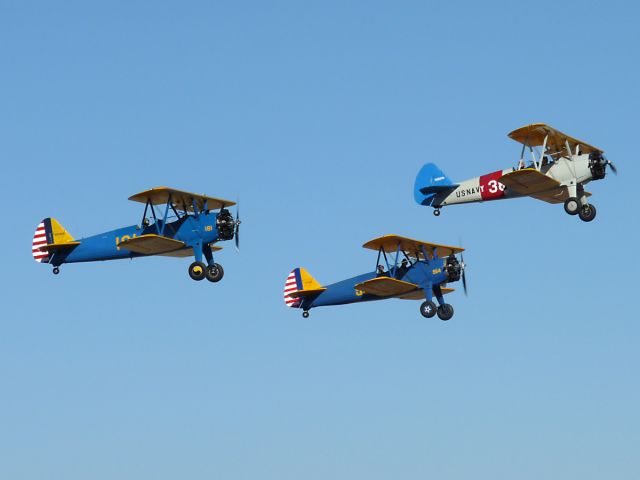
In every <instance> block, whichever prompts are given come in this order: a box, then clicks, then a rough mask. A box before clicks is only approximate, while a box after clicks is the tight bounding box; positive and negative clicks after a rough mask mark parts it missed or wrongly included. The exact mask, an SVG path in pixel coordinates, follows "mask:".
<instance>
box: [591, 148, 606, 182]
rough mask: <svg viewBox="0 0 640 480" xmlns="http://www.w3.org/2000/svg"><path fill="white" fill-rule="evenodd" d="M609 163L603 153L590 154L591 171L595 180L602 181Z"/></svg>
mask: <svg viewBox="0 0 640 480" xmlns="http://www.w3.org/2000/svg"><path fill="white" fill-rule="evenodd" d="M606 166H607V161H606V160H605V158H604V157H603V156H602V153H601V152H598V151H596V152H591V153H590V154H589V170H591V176H592V177H593V179H594V180H602V179H603V178H604V177H605V175H606V173H607V172H606Z"/></svg>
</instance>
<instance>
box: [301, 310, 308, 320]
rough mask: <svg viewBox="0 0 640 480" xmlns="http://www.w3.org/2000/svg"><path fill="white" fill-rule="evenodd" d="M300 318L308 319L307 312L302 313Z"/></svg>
mask: <svg viewBox="0 0 640 480" xmlns="http://www.w3.org/2000/svg"><path fill="white" fill-rule="evenodd" d="M302 318H309V312H308V311H307V310H305V311H304V312H302Z"/></svg>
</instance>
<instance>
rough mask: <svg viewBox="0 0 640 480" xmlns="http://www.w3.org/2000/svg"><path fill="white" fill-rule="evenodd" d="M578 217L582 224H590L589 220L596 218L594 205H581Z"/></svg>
mask: <svg viewBox="0 0 640 480" xmlns="http://www.w3.org/2000/svg"><path fill="white" fill-rule="evenodd" d="M578 215H579V216H580V220H582V221H583V222H590V221H591V220H593V219H594V218H596V207H595V205H592V204H590V203H587V204H586V205H583V206H582V208H581V209H580V213H579V214H578Z"/></svg>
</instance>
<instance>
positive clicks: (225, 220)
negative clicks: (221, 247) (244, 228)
mask: <svg viewBox="0 0 640 480" xmlns="http://www.w3.org/2000/svg"><path fill="white" fill-rule="evenodd" d="M235 226H236V222H235V220H234V219H233V215H231V213H230V212H229V210H221V211H220V213H219V214H218V218H216V227H217V229H218V238H219V239H220V240H231V239H232V238H233V233H234V230H235Z"/></svg>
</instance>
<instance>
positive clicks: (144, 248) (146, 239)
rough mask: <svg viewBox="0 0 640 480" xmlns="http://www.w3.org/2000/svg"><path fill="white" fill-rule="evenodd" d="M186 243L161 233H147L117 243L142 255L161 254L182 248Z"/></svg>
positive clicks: (119, 246) (120, 246)
mask: <svg viewBox="0 0 640 480" xmlns="http://www.w3.org/2000/svg"><path fill="white" fill-rule="evenodd" d="M185 246H186V244H185V243H184V242H181V241H180V240H174V239H173V238H169V237H163V236H161V235H155V234H148V235H141V236H139V237H133V238H130V239H128V240H124V241H122V242H120V243H119V244H118V248H125V249H127V250H129V251H131V252H134V253H140V254H142V255H162V254H165V253H168V252H173V251H174V250H179V249H181V248H184V247H185Z"/></svg>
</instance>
